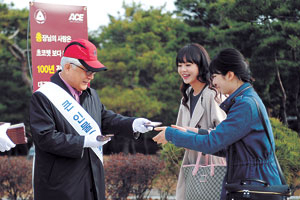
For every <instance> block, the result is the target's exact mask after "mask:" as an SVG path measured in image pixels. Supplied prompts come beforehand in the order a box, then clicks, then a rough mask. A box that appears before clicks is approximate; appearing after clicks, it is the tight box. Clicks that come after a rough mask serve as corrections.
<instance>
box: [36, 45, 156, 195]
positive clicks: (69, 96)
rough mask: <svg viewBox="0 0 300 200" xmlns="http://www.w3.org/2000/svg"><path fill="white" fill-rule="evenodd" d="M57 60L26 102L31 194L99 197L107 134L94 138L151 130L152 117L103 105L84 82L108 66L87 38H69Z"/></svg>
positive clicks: (102, 178)
mask: <svg viewBox="0 0 300 200" xmlns="http://www.w3.org/2000/svg"><path fill="white" fill-rule="evenodd" d="M61 66H62V70H61V71H58V72H56V73H55V74H54V75H53V76H52V77H51V82H49V83H46V84H45V85H44V86H42V87H41V88H40V89H39V90H37V91H36V92H35V93H34V94H33V95H32V98H31V102H30V127H31V133H32V138H33V142H34V145H35V151H36V155H35V163H34V199H35V200H53V199H55V200H103V199H105V185H104V170H103V163H102V149H101V148H102V146H103V145H104V144H105V143H107V142H108V141H109V140H107V141H101V140H98V139H97V138H99V136H100V135H101V134H102V135H105V134H108V133H110V134H111V133H113V134H122V135H124V136H127V137H133V135H134V133H145V132H147V131H149V128H147V127H146V126H144V125H145V124H147V123H149V122H150V121H149V120H147V119H145V118H134V117H126V116H122V115H119V114H116V113H114V112H113V111H110V110H106V108H105V106H104V105H103V104H102V103H101V101H100V99H99V97H98V95H97V92H96V91H95V90H94V89H92V88H89V87H88V86H89V83H90V82H91V81H92V80H93V78H94V74H95V73H96V72H99V71H103V70H106V67H105V66H104V65H103V64H102V63H100V62H99V61H98V59H97V49H96V47H95V46H94V45H93V44H92V43H91V42H89V41H88V40H84V39H78V40H73V41H71V42H70V43H69V44H68V45H67V46H66V47H65V50H64V55H63V57H62V59H61ZM150 130H151V129H150ZM135 136H136V135H135Z"/></svg>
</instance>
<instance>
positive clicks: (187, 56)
mask: <svg viewBox="0 0 300 200" xmlns="http://www.w3.org/2000/svg"><path fill="white" fill-rule="evenodd" d="M185 62H190V63H194V64H196V65H197V66H198V70H199V74H198V76H197V80H199V81H200V82H202V83H206V84H207V85H210V78H209V76H208V74H209V62H210V58H209V55H208V53H207V51H206V50H205V48H204V47H203V46H201V45H200V44H197V43H192V44H188V45H186V46H184V47H183V48H181V49H180V50H179V51H178V53H177V57H176V66H178V64H179V63H185ZM189 87H190V84H186V83H184V82H183V81H182V83H181V86H180V91H181V94H182V97H183V99H182V104H183V105H184V106H185V107H187V108H188V109H189V106H188V105H187V102H188V100H189V96H188V95H187V94H186V90H187V89H188V88H189Z"/></svg>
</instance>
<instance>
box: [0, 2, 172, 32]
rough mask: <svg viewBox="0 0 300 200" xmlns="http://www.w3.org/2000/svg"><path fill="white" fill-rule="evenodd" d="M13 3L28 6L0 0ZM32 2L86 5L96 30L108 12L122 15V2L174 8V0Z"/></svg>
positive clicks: (106, 18) (105, 23)
mask: <svg viewBox="0 0 300 200" xmlns="http://www.w3.org/2000/svg"><path fill="white" fill-rule="evenodd" d="M1 1H2V2H4V3H10V2H13V3H14V4H15V6H14V7H15V8H20V9H22V8H29V2H30V1H29V0H0V2H1ZM31 1H33V2H40V3H52V4H64V5H80V6H87V15H88V16H87V17H88V18H87V19H88V29H89V31H91V30H96V29H97V28H98V27H99V26H101V25H107V24H108V23H109V18H108V14H110V15H112V16H118V12H120V14H121V15H122V14H123V13H124V12H123V11H124V9H123V8H122V5H123V2H125V3H126V4H129V5H130V4H131V3H132V2H135V3H141V4H142V8H144V9H148V8H150V6H153V7H154V8H157V7H161V6H163V5H166V7H165V11H173V10H175V5H174V0H38V1H34V0H31Z"/></svg>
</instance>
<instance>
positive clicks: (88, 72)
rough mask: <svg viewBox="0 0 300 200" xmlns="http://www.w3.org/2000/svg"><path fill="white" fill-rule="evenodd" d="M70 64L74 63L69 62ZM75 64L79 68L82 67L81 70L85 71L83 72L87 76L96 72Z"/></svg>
mask: <svg viewBox="0 0 300 200" xmlns="http://www.w3.org/2000/svg"><path fill="white" fill-rule="evenodd" d="M70 64H71V65H75V64H74V63H70ZM75 66H76V67H78V68H80V69H82V70H83V71H85V73H86V75H87V76H90V75H95V74H96V72H92V71H89V70H87V69H85V68H82V67H80V66H79V65H75Z"/></svg>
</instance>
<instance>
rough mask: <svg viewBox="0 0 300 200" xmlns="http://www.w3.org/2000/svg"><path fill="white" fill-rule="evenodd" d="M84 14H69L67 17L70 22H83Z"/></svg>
mask: <svg viewBox="0 0 300 200" xmlns="http://www.w3.org/2000/svg"><path fill="white" fill-rule="evenodd" d="M83 17H84V14H79V13H71V14H70V16H69V21H70V22H83Z"/></svg>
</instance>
